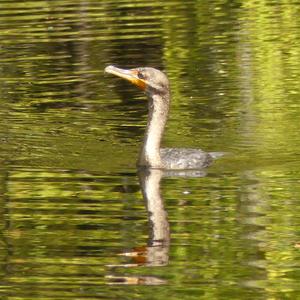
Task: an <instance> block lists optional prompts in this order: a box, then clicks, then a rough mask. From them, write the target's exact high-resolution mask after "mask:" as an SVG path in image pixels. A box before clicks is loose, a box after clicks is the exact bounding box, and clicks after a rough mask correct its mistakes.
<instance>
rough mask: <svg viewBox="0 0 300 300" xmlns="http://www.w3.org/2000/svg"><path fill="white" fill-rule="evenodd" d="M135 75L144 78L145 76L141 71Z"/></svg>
mask: <svg viewBox="0 0 300 300" xmlns="http://www.w3.org/2000/svg"><path fill="white" fill-rule="evenodd" d="M137 76H138V78H139V79H145V76H144V75H143V73H142V72H138V74H137Z"/></svg>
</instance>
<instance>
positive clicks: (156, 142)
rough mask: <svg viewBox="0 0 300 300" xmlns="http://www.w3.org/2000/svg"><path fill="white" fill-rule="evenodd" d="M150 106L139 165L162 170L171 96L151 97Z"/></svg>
mask: <svg viewBox="0 0 300 300" xmlns="http://www.w3.org/2000/svg"><path fill="white" fill-rule="evenodd" d="M148 97H149V102H148V103H149V105H148V122H147V128H146V132H145V136H144V143H143V146H142V149H141V153H140V158H139V162H138V164H139V165H140V166H147V167H152V168H162V167H163V164H162V161H161V157H160V143H161V139H162V136H163V132H164V129H165V125H166V122H167V118H168V112H169V94H166V95H164V96H161V95H151V96H148Z"/></svg>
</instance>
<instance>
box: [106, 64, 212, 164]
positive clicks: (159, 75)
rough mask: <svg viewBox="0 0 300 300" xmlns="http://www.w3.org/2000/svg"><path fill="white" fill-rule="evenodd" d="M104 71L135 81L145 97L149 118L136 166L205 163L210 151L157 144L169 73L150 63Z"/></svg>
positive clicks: (167, 98) (166, 107)
mask: <svg viewBox="0 0 300 300" xmlns="http://www.w3.org/2000/svg"><path fill="white" fill-rule="evenodd" d="M105 72H106V73H109V74H112V75H115V76H118V77H120V78H122V79H125V80H127V81H129V82H130V83H132V84H134V85H135V86H137V87H138V88H140V89H141V90H142V91H144V92H145V93H146V95H147V97H148V120H147V127H146V132H145V135H144V141H143V144H142V147H141V151H140V155H139V158H138V161H137V166H138V167H144V168H153V169H163V170H191V169H193V170H197V169H204V168H206V167H208V166H209V165H210V164H211V163H212V161H213V159H214V158H215V157H214V156H215V155H214V153H213V152H205V151H203V150H201V149H192V148H160V145H161V140H162V137H163V133H164V129H165V125H166V122H167V118H168V113H169V106H170V98H171V97H170V88H169V80H168V77H167V76H166V75H165V73H163V72H162V71H160V70H158V69H155V68H152V67H138V68H133V69H121V68H118V67H115V66H113V65H110V66H107V67H106V68H105Z"/></svg>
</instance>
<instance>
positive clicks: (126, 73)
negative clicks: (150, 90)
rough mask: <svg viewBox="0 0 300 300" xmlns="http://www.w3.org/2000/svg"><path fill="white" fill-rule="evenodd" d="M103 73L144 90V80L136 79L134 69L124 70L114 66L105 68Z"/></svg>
mask: <svg viewBox="0 0 300 300" xmlns="http://www.w3.org/2000/svg"><path fill="white" fill-rule="evenodd" d="M104 71H105V72H106V73H110V74H113V75H116V76H118V77H121V78H123V79H126V80H128V81H129V82H131V83H133V84H134V85H136V86H137V87H139V88H140V89H142V90H143V91H144V90H145V89H146V82H145V80H143V79H140V78H138V71H137V70H135V69H131V70H125V69H120V68H116V67H114V66H108V67H106V68H105V70H104Z"/></svg>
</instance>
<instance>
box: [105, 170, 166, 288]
mask: <svg viewBox="0 0 300 300" xmlns="http://www.w3.org/2000/svg"><path fill="white" fill-rule="evenodd" d="M138 176H139V181H140V186H141V190H142V194H143V198H144V200H145V205H146V209H147V212H148V220H149V227H150V233H149V240H148V244H147V245H146V246H142V247H137V248H134V249H132V251H130V252H124V253H121V254H120V255H122V256H129V257H131V258H132V260H133V263H131V264H124V265H110V267H120V266H122V267H137V266H147V267H158V266H165V265H167V264H168V262H169V246H170V226H169V221H168V217H167V212H166V210H165V208H164V202H163V198H162V196H161V192H160V182H161V178H162V177H163V171H162V170H159V169H141V170H139V171H138ZM106 278H107V279H108V281H109V284H144V285H148V284H149V285H153V284H156V285H158V284H165V283H166V281H165V280H163V279H160V278H156V277H153V276H151V277H147V276H133V277H127V276H112V275H109V276H107V277H106Z"/></svg>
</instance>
